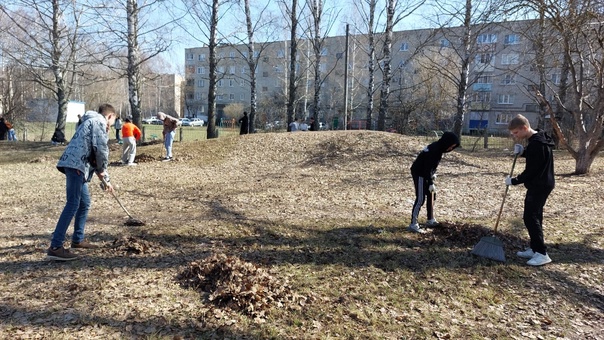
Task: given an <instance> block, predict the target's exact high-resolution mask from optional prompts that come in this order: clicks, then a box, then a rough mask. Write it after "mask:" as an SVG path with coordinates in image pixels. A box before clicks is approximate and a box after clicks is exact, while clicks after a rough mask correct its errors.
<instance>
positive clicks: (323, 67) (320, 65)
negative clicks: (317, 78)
mask: <svg viewBox="0 0 604 340" xmlns="http://www.w3.org/2000/svg"><path fill="white" fill-rule="evenodd" d="M326 68H327V67H326V65H325V64H323V63H320V64H319V72H325V69H326Z"/></svg>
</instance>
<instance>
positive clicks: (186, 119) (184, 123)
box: [178, 118, 191, 126]
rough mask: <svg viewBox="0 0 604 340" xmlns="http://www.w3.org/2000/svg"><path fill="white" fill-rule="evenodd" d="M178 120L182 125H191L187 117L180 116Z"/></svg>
mask: <svg viewBox="0 0 604 340" xmlns="http://www.w3.org/2000/svg"><path fill="white" fill-rule="evenodd" d="M178 120H179V121H180V125H182V126H191V120H190V119H189V118H180V119H178Z"/></svg>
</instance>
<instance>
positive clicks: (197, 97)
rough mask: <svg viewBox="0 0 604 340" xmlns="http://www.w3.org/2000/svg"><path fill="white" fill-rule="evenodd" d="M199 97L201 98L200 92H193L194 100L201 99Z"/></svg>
mask: <svg viewBox="0 0 604 340" xmlns="http://www.w3.org/2000/svg"><path fill="white" fill-rule="evenodd" d="M201 98H202V96H201V92H197V93H195V100H201Z"/></svg>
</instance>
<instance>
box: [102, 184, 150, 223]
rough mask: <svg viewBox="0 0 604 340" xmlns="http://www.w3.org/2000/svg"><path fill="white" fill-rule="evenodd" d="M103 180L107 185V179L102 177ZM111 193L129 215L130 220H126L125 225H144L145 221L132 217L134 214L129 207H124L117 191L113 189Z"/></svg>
mask: <svg viewBox="0 0 604 340" xmlns="http://www.w3.org/2000/svg"><path fill="white" fill-rule="evenodd" d="M101 180H102V181H103V184H104V185H105V187H106V186H107V185H108V184H107V182H106V181H105V179H101ZM111 195H112V196H113V197H114V198H115V200H116V201H117V203H118V204H119V205H120V207H122V210H124V212H125V213H126V215H128V220H126V222H124V225H126V226H143V225H145V222H143V221H141V220H139V219H137V218H134V217H132V215H130V213H129V212H128V209H126V207H124V205H123V204H122V202H121V201H120V199H119V198H118V197H117V195H116V194H115V192H113V191H111Z"/></svg>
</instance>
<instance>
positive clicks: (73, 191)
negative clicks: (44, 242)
mask: <svg viewBox="0 0 604 340" xmlns="http://www.w3.org/2000/svg"><path fill="white" fill-rule="evenodd" d="M65 178H66V194H67V202H66V203H65V208H63V212H62V213H61V216H60V217H59V221H58V222H57V226H56V227H55V232H54V233H53V235H52V241H51V242H50V246H51V247H53V248H57V247H62V246H63V241H65V233H67V228H69V224H70V223H71V220H72V219H73V218H74V216H75V222H74V226H73V236H72V237H71V241H72V242H75V243H79V242H82V241H83V240H84V226H85V225H86V218H87V217H88V210H89V209H90V192H89V191H88V183H87V182H86V177H85V176H84V174H83V173H82V172H80V171H79V170H76V169H70V168H65Z"/></svg>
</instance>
